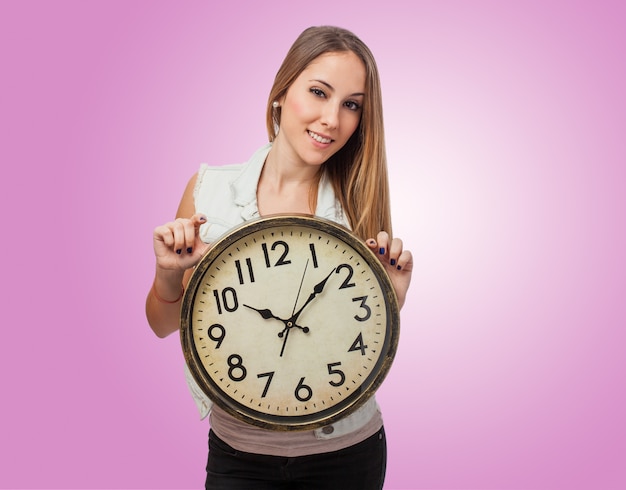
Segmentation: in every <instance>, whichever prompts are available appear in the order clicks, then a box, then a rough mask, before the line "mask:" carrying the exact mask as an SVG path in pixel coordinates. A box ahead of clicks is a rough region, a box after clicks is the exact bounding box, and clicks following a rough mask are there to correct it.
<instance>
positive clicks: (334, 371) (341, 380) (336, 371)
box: [328, 362, 346, 386]
mask: <svg viewBox="0 0 626 490" xmlns="http://www.w3.org/2000/svg"><path fill="white" fill-rule="evenodd" d="M335 366H341V363H340V362H331V363H329V364H328V374H331V375H332V374H337V375H338V376H339V381H329V382H328V384H329V385H331V386H341V385H342V384H344V383H345V381H346V375H345V374H344V373H343V371H342V370H341V369H334V367H335Z"/></svg>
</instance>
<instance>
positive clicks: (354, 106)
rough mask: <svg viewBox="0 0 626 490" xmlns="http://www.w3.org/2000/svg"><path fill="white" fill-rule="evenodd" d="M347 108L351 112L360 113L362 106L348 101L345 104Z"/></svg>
mask: <svg viewBox="0 0 626 490" xmlns="http://www.w3.org/2000/svg"><path fill="white" fill-rule="evenodd" d="M345 106H346V107H347V108H348V109H350V110H351V111H358V110H359V109H360V108H361V106H360V105H359V104H357V103H356V102H354V101H353V100H349V101H347V102H346V103H345Z"/></svg>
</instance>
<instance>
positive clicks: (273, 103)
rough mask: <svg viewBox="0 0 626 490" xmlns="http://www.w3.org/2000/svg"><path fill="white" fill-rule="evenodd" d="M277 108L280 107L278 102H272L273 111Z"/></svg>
mask: <svg viewBox="0 0 626 490" xmlns="http://www.w3.org/2000/svg"><path fill="white" fill-rule="evenodd" d="M279 106H280V104H279V103H278V101H277V100H275V101H274V102H272V107H273V108H274V109H278V107H279Z"/></svg>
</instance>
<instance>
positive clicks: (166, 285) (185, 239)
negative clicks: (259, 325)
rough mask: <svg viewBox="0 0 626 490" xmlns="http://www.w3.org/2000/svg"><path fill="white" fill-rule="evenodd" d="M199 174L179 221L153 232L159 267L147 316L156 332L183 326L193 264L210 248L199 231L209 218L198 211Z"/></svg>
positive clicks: (160, 333) (188, 189) (183, 202)
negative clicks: (184, 299)
mask: <svg viewBox="0 0 626 490" xmlns="http://www.w3.org/2000/svg"><path fill="white" fill-rule="evenodd" d="M196 178H197V175H194V176H193V177H192V178H191V179H190V180H189V183H188V184H187V187H186V188H185V192H184V193H183V197H182V199H181V201H180V205H179V206H178V211H177V212H176V220H174V221H171V222H169V223H166V224H164V225H161V226H157V227H156V228H155V229H154V232H153V246H154V255H155V258H156V269H155V275H154V281H153V283H152V287H151V288H150V290H149V291H148V296H147V298H146V318H147V319H148V323H149V324H150V327H151V328H152V330H153V331H154V333H155V334H156V335H157V336H159V337H166V336H167V335H169V334H171V333H172V332H175V331H176V330H178V328H179V327H180V305H181V301H182V296H183V292H184V288H185V287H186V286H187V282H188V281H189V278H190V276H191V272H192V270H193V267H194V266H195V265H196V264H197V263H198V262H199V260H200V259H201V258H202V256H203V255H204V253H205V252H206V251H207V249H208V247H209V246H208V245H207V244H205V243H204V242H202V240H200V237H199V234H198V230H199V228H200V226H201V225H202V224H203V223H205V222H206V218H205V217H204V216H202V215H200V214H195V205H194V199H193V190H194V187H195V185H196Z"/></svg>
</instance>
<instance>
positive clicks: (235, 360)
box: [228, 354, 248, 381]
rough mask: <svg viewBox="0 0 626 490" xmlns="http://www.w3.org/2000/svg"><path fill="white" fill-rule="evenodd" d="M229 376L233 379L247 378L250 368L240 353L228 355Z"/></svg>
mask: <svg viewBox="0 0 626 490" xmlns="http://www.w3.org/2000/svg"><path fill="white" fill-rule="evenodd" d="M228 366H229V367H228V377H229V378H230V379H232V380H233V381H242V380H244V379H245V378H246V376H247V374H248V370H247V369H246V368H245V367H244V365H243V359H242V358H241V356H240V355H239V354H233V355H231V356H228Z"/></svg>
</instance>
